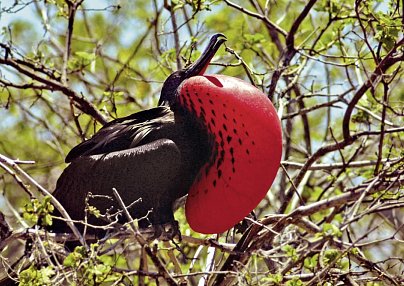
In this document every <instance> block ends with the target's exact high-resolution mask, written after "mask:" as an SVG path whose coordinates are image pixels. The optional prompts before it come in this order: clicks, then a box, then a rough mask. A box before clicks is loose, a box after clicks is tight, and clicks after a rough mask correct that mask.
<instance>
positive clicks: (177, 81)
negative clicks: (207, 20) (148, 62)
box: [158, 34, 227, 106]
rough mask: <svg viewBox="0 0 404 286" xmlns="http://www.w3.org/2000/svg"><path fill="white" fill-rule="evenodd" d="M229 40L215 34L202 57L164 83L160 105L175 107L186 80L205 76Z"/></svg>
mask: <svg viewBox="0 0 404 286" xmlns="http://www.w3.org/2000/svg"><path fill="white" fill-rule="evenodd" d="M226 40H227V38H226V37H225V35H223V34H214V35H213V36H212V37H211V38H210V40H209V44H208V46H207V47H206V48H205V50H204V51H203V53H202V54H201V56H200V57H199V58H198V59H197V60H196V61H195V62H194V63H192V64H191V65H190V66H188V67H186V68H184V69H181V70H179V71H176V72H174V73H172V74H171V75H170V76H169V77H168V78H167V79H166V81H165V82H164V84H163V88H162V89H161V95H160V100H159V103H158V104H159V105H169V106H174V105H175V103H176V99H177V95H178V94H177V93H178V88H179V86H180V85H181V83H182V82H184V81H185V80H186V79H188V78H191V77H193V76H197V75H203V73H204V72H205V70H206V68H207V67H208V65H209V63H210V61H211V59H212V58H213V56H214V55H215V54H216V52H217V50H218V49H219V48H220V46H221V45H222V44H223V43H224V42H225V41H226Z"/></svg>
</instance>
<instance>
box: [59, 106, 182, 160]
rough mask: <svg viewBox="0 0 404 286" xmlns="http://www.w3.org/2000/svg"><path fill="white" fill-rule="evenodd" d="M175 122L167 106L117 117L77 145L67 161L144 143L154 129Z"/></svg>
mask: <svg viewBox="0 0 404 286" xmlns="http://www.w3.org/2000/svg"><path fill="white" fill-rule="evenodd" d="M169 122H174V114H173V112H172V111H171V110H170V109H169V108H168V107H166V106H160V107H156V108H152V109H148V110H144V111H140V112H137V113H134V114H132V115H129V116H127V117H123V118H118V119H115V120H113V121H111V122H109V123H107V124H106V125H104V126H103V127H102V128H101V129H100V130H99V131H98V132H97V133H95V134H94V136H93V137H92V138H90V139H88V140H86V141H84V142H82V143H80V144H79V145H77V146H76V147H74V148H73V149H72V150H71V151H70V152H69V154H67V156H66V160H65V161H66V163H69V162H71V161H73V160H74V159H76V158H78V157H81V156H89V155H96V154H104V153H110V152H114V151H120V150H125V149H129V148H134V147H136V146H139V145H142V144H143V141H144V139H145V138H146V137H147V135H148V134H149V133H150V132H151V131H152V130H156V129H159V128H160V127H161V126H163V125H165V124H167V123H169Z"/></svg>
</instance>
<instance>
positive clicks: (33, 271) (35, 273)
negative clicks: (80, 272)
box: [19, 265, 55, 286]
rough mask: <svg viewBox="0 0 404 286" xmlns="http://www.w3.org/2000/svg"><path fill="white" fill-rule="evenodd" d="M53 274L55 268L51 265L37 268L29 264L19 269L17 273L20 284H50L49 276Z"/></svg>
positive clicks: (29, 285)
mask: <svg viewBox="0 0 404 286" xmlns="http://www.w3.org/2000/svg"><path fill="white" fill-rule="evenodd" d="M53 275H55V270H54V269H53V268H52V267H51V266H47V267H43V268H40V269H37V268H36V266H34V265H31V266H30V267H29V268H28V269H25V270H23V271H21V273H20V275H19V279H20V284H19V285H20V286H44V285H52V283H51V277H52V276H53Z"/></svg>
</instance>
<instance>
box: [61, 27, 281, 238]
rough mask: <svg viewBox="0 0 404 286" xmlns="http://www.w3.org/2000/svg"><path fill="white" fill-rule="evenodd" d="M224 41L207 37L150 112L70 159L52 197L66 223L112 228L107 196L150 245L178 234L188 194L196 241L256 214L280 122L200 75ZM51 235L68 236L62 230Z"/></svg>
mask: <svg viewBox="0 0 404 286" xmlns="http://www.w3.org/2000/svg"><path fill="white" fill-rule="evenodd" d="M225 41H226V37H225V36H224V35H223V34H215V35H213V36H212V37H211V38H210V41H209V44H208V45H207V47H206V49H205V50H204V52H203V53H202V54H201V56H200V57H199V58H198V60H197V61H195V62H194V63H193V64H191V65H190V66H188V67H186V68H184V69H181V70H179V71H176V72H174V73H172V74H171V75H170V76H169V77H168V78H167V79H166V81H165V82H164V84H163V87H162V90H161V95H160V100H159V106H158V107H155V108H152V109H149V110H144V111H140V112H137V113H134V114H132V115H130V116H127V117H124V118H118V119H115V120H113V121H111V122H109V123H107V124H106V125H105V126H103V127H102V128H101V129H100V130H99V131H98V132H97V133H95V134H94V136H93V137H92V138H91V139H89V140H86V141H84V142H82V143H81V144H79V145H77V146H76V147H74V148H73V149H72V150H71V151H70V153H69V154H68V155H67V157H66V162H67V163H70V165H69V166H68V167H67V168H66V169H65V170H64V172H63V173H62V175H61V176H60V178H59V180H58V182H57V186H56V190H55V192H54V196H55V197H56V198H57V199H58V200H59V202H60V203H61V204H62V205H63V206H64V208H65V209H66V210H67V212H68V213H69V214H70V216H71V218H72V219H74V220H83V218H84V217H85V216H86V215H87V221H86V222H87V223H89V224H91V225H105V224H107V223H108V218H109V221H111V220H113V219H114V218H115V216H114V215H113V214H116V213H117V212H118V213H119V210H120V207H119V206H118V205H117V203H116V201H115V199H114V196H113V195H112V189H113V188H115V189H116V190H117V191H118V193H119V194H120V196H121V197H122V199H123V201H124V203H125V205H126V206H128V210H129V212H130V214H131V216H132V217H133V218H137V219H139V227H140V228H142V229H147V228H148V229H152V233H153V235H152V237H153V238H156V237H159V236H160V235H162V234H165V235H164V236H165V237H172V236H174V235H176V234H177V232H178V226H177V223H176V221H175V220H174V216H173V206H174V204H175V202H176V201H177V200H178V199H180V198H182V197H184V196H186V195H188V197H187V202H186V216H187V220H188V222H189V224H190V226H191V228H193V229H194V230H196V231H198V232H201V233H219V232H223V231H225V230H227V229H229V228H231V227H233V226H234V225H235V224H237V223H238V222H239V221H240V220H242V219H243V218H244V217H245V216H246V215H248V214H249V213H250V212H251V211H252V210H253V209H254V208H255V207H256V206H257V205H258V203H259V202H260V201H261V200H262V198H263V197H264V196H265V194H266V193H267V191H268V189H269V188H270V186H271V184H272V181H273V179H274V177H275V175H276V172H277V169H278V167H279V162H280V157H281V152H282V147H281V146H282V136H281V127H280V122H279V120H278V117H277V115H276V111H275V109H274V107H273V105H272V103H271V102H270V100H269V99H268V98H267V97H266V96H265V94H263V93H262V92H261V91H259V90H258V89H257V88H255V87H254V86H252V85H250V84H248V83H246V82H244V81H242V80H239V79H236V78H232V77H228V76H221V75H204V72H205V70H206V68H207V67H208V65H209V63H210V61H211V59H212V57H213V56H214V55H215V54H216V52H217V51H218V49H219V48H220V46H221V45H222V44H223V43H224V42H225ZM89 206H93V207H95V208H96V209H97V210H98V211H99V212H100V214H103V215H101V216H95V215H92V214H90V213H89V212H88V210H89V209H91V208H89ZM118 220H119V221H120V222H125V219H124V216H122V215H118ZM167 226H168V227H167ZM53 229H54V231H57V232H59V231H67V230H68V229H67V226H66V225H65V224H63V223H62V222H60V221H55V222H54V226H53ZM88 231H90V232H91V228H89V229H88ZM94 232H96V231H94Z"/></svg>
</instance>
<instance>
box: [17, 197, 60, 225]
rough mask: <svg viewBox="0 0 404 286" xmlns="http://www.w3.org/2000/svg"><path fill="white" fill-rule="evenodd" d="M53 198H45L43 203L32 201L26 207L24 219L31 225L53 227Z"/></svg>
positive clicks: (36, 200)
mask: <svg viewBox="0 0 404 286" xmlns="http://www.w3.org/2000/svg"><path fill="white" fill-rule="evenodd" d="M50 201H51V198H50V197H45V198H44V199H43V200H42V201H39V200H38V199H32V200H31V202H29V203H28V204H26V205H25V211H24V213H23V218H24V219H25V220H26V221H27V222H28V223H30V224H33V225H34V224H39V225H41V226H49V225H52V217H51V215H50V214H51V213H52V212H53V210H54V206H53V205H52V204H51V202H50Z"/></svg>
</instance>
